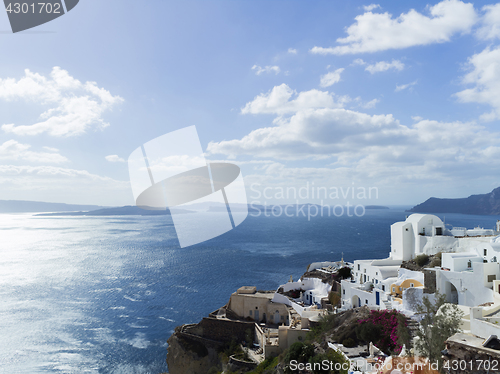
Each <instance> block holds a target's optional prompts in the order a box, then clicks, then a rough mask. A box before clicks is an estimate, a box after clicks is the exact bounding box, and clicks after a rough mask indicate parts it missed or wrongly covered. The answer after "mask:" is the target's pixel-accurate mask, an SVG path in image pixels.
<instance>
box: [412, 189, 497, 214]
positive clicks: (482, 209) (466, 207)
mask: <svg viewBox="0 0 500 374" xmlns="http://www.w3.org/2000/svg"><path fill="white" fill-rule="evenodd" d="M408 212H413V213H461V214H477V215H500V187H497V188H495V189H494V190H493V191H491V192H490V193H487V194H482V195H471V196H469V197H466V198H461V199H439V198H436V197H431V198H430V199H428V200H426V201H425V202H423V203H421V204H418V205H416V206H414V207H413V208H411V209H410V210H408Z"/></svg>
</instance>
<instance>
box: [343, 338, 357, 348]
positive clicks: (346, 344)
mask: <svg viewBox="0 0 500 374" xmlns="http://www.w3.org/2000/svg"><path fill="white" fill-rule="evenodd" d="M342 345H343V346H344V347H346V348H352V347H355V346H356V342H355V341H354V339H353V338H347V339H344V340H343V341H342Z"/></svg>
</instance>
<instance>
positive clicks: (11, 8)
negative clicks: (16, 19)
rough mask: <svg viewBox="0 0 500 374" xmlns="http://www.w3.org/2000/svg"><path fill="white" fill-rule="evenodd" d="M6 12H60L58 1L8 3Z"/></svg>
mask: <svg viewBox="0 0 500 374" xmlns="http://www.w3.org/2000/svg"><path fill="white" fill-rule="evenodd" d="M5 10H6V11H7V13H16V14H18V13H61V4H60V3H55V4H52V3H32V4H28V3H9V4H8V5H7V7H6V8H5Z"/></svg>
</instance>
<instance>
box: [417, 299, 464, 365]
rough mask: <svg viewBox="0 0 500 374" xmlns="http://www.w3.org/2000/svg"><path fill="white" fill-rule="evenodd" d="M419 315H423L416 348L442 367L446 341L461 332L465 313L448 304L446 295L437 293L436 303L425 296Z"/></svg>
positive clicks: (418, 310) (419, 308)
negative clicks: (461, 323)
mask: <svg viewBox="0 0 500 374" xmlns="http://www.w3.org/2000/svg"><path fill="white" fill-rule="evenodd" d="M417 313H418V314H421V315H422V320H421V321H420V328H419V329H418V330H417V332H416V335H417V337H418V340H417V341H416V342H415V348H417V349H418V350H419V351H420V352H421V354H422V355H423V356H425V357H427V358H429V361H431V362H436V361H437V362H438V363H439V367H441V365H442V362H441V351H442V350H443V349H444V348H445V341H446V339H448V338H449V337H450V336H452V335H453V334H456V333H457V332H460V331H461V329H460V321H461V319H462V316H463V312H462V311H461V310H460V309H458V307H457V306H456V305H454V304H449V303H447V302H446V296H445V295H441V294H438V293H436V301H435V302H434V303H432V302H431V301H430V300H429V298H428V297H426V296H424V298H423V300H422V304H421V305H418V306H417Z"/></svg>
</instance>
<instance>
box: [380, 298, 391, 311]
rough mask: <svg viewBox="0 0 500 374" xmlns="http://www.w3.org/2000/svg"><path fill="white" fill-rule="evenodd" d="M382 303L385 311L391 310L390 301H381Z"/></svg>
mask: <svg viewBox="0 0 500 374" xmlns="http://www.w3.org/2000/svg"><path fill="white" fill-rule="evenodd" d="M382 302H383V303H384V305H385V309H387V310H391V309H392V305H391V302H390V301H388V300H382Z"/></svg>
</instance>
